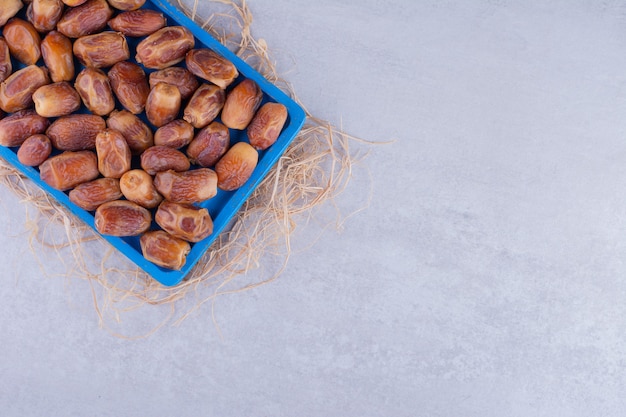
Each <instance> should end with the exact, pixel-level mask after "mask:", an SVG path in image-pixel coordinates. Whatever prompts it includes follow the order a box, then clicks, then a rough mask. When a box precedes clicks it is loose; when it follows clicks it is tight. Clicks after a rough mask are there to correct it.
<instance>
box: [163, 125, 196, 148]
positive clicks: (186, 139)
mask: <svg viewBox="0 0 626 417" xmlns="http://www.w3.org/2000/svg"><path fill="white" fill-rule="evenodd" d="M193 135H194V129H193V126H192V125H190V124H189V123H187V122H186V121H184V120H182V119H176V120H173V121H171V122H169V123H168V124H166V125H163V126H161V127H160V128H158V129H157V131H156V132H154V144H155V145H162V146H169V147H170V148H174V149H179V148H182V147H183V146H187V145H189V143H190V142H191V141H192V140H193Z"/></svg>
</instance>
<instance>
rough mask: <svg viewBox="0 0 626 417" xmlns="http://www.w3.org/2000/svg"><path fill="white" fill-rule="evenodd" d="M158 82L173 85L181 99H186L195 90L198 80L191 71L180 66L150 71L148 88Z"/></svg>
mask: <svg viewBox="0 0 626 417" xmlns="http://www.w3.org/2000/svg"><path fill="white" fill-rule="evenodd" d="M158 83H166V84H171V85H175V86H176V87H178V91H180V96H181V98H182V99H183V100H187V99H188V98H189V97H191V95H192V94H193V93H194V92H195V91H196V89H197V88H198V86H199V85H200V82H199V81H198V79H197V78H196V76H195V75H193V74H192V73H191V72H189V71H188V70H186V69H185V68H182V67H169V68H165V69H162V70H159V71H154V72H151V73H150V88H154V86H155V85H157V84H158Z"/></svg>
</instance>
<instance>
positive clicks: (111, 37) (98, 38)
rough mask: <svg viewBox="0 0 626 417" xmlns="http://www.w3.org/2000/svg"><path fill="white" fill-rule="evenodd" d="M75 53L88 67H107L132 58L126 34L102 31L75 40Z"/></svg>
mask: <svg viewBox="0 0 626 417" xmlns="http://www.w3.org/2000/svg"><path fill="white" fill-rule="evenodd" d="M74 55H75V56H76V58H78V60H79V61H80V62H81V63H82V64H83V65H85V66H86V67H93V68H107V67H110V66H112V65H114V64H116V63H118V62H120V61H124V60H127V59H128V58H130V52H129V50H128V43H127V42H126V36H124V35H122V34H121V33H119V32H101V33H96V34H93V35H87V36H81V37H80V38H78V39H76V41H75V42H74Z"/></svg>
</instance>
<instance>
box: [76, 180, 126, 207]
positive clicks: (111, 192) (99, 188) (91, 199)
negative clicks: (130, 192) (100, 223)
mask: <svg viewBox="0 0 626 417" xmlns="http://www.w3.org/2000/svg"><path fill="white" fill-rule="evenodd" d="M69 197H70V201H71V202H72V203H74V204H76V205H77V206H78V207H80V208H82V209H84V210H87V211H94V210H95V209H97V208H98V207H99V206H101V205H102V204H104V203H108V202H109V201H114V200H118V199H120V198H121V197H122V192H121V191H120V181H119V180H118V179H115V178H98V179H96V180H93V181H89V182H85V183H82V184H80V185H78V186H76V188H74V189H73V190H72V191H70V193H69Z"/></svg>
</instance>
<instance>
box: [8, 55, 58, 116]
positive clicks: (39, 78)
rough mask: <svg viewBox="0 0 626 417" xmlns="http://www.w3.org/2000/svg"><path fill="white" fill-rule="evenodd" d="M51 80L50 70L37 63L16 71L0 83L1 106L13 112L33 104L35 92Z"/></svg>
mask: <svg viewBox="0 0 626 417" xmlns="http://www.w3.org/2000/svg"><path fill="white" fill-rule="evenodd" d="M49 82H50V78H48V71H47V70H46V69H45V68H42V67H38V66H36V65H30V66H28V67H25V68H22V69H21V70H18V71H15V72H14V73H13V74H11V75H10V76H9V78H7V79H6V80H4V81H3V82H2V84H0V108H2V110H4V111H5V112H7V113H13V112H16V111H19V110H24V109H26V108H28V107H30V106H32V105H33V93H34V92H35V91H36V90H37V89H38V88H39V87H41V86H42V85H46V84H48V83H49Z"/></svg>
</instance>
